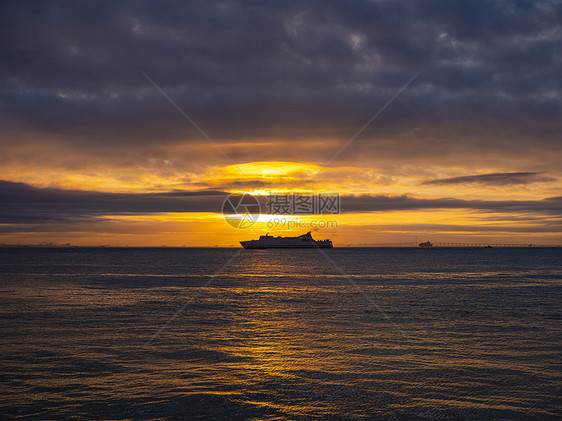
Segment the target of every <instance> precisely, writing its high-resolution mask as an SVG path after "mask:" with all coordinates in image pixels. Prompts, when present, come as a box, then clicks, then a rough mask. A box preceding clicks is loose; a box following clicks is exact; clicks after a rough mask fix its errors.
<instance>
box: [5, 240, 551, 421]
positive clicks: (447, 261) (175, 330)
mask: <svg viewBox="0 0 562 421" xmlns="http://www.w3.org/2000/svg"><path fill="white" fill-rule="evenodd" d="M561 262H562V249H538V248H537V249H535V248H530V249H511V248H494V249H353V248H349V249H331V250H323V252H320V251H319V250H314V249H313V250H243V249H239V250H238V249H189V248H185V249H171V248H161V249H135V248H128V249H111V248H98V249H82V248H80V249H75V248H65V249H56V248H45V249H0V334H1V336H0V338H1V339H0V340H1V349H0V352H1V358H0V364H1V370H0V388H1V396H0V417H2V418H9V419H18V418H29V419H202V420H204V419H225V420H226V419H244V420H245V419H248V420H258V419H260V420H262V419H265V420H278V419H279V420H281V419H292V420H308V419H311V420H312V419H319V418H324V419H349V420H363V419H414V420H415V419H443V420H447V419H474V420H480V419H560V418H561V417H562V411H561V396H562V389H561V384H562V367H561V362H562V358H561V350H562V329H561V328H562V322H561V319H562V317H561V310H562V263H561ZM218 271H220V273H219V274H218V275H216V276H215V274H216V273H217V272H218Z"/></svg>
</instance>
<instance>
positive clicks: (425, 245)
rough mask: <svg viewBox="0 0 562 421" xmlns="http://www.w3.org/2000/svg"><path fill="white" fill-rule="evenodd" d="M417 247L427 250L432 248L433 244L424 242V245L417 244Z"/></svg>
mask: <svg viewBox="0 0 562 421" xmlns="http://www.w3.org/2000/svg"><path fill="white" fill-rule="evenodd" d="M418 246H419V247H422V248H427V247H433V244H431V243H430V242H429V241H426V242H425V243H419V244H418Z"/></svg>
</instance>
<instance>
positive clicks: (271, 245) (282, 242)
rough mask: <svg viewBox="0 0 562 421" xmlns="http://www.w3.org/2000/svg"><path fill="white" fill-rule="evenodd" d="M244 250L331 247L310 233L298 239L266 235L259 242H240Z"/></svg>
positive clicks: (328, 243)
mask: <svg viewBox="0 0 562 421" xmlns="http://www.w3.org/2000/svg"><path fill="white" fill-rule="evenodd" d="M240 244H241V245H242V247H244V248H245V249H312V248H326V249H331V248H332V247H333V245H332V241H330V240H315V239H314V238H312V235H311V234H310V231H309V232H307V233H306V234H303V235H299V236H298V237H272V236H271V235H269V233H268V234H266V235H262V236H260V238H259V240H249V241H240Z"/></svg>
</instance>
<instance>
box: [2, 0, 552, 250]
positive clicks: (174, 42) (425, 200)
mask: <svg viewBox="0 0 562 421" xmlns="http://www.w3.org/2000/svg"><path fill="white" fill-rule="evenodd" d="M0 34H1V35H0V57H1V58H0V62H1V66H0V151H1V153H0V243H4V244H37V243H41V242H54V243H72V244H75V245H118V246H124V245H130V246H160V245H168V246H182V245H186V246H215V245H217V246H235V245H237V243H238V241H240V240H248V239H252V238H256V237H257V235H260V234H264V233H265V232H268V231H269V232H270V233H272V234H274V235H298V234H302V233H303V232H306V231H309V230H312V231H314V236H315V237H318V238H331V239H332V241H333V242H334V244H335V245H336V246H337V245H349V244H351V245H366V244H380V243H406V242H408V243H412V244H414V242H415V241H417V240H419V241H421V240H424V241H425V240H431V241H433V242H435V243H439V242H465V243H510V244H520V243H521V244H523V243H524V244H527V243H535V244H562V193H561V187H562V164H561V163H562V95H561V91H562V76H561V75H562V4H561V3H560V2H559V1H523V0H521V1H502V0H498V1H484V0H466V1H454V2H452V1H449V0H427V1H412V0H404V1H403V0H392V1H367V0H358V1H331V0H311V1H307V0H300V1H282V2H281V1H267V0H265V1H237V0H233V1H228V2H226V1H225V2H221V1H208V0H205V1H177V0H176V1H174V0H168V1H158V2H154V1H135V2H133V1H118V0H117V1H116V0H112V1H97V2H77V1H42V2H21V1H3V2H2V3H1V4H0ZM271 192H273V193H276V194H289V193H290V194H309V195H313V194H319V193H323V194H332V195H335V194H337V195H339V197H340V200H341V206H340V213H339V214H337V215H308V216H305V217H298V216H286V215H285V216H281V215H262V216H261V217H260V218H259V219H258V221H257V222H256V223H255V224H253V225H252V226H250V227H248V228H246V229H244V230H241V229H236V228H234V227H232V226H231V225H229V224H228V223H227V222H226V221H225V219H224V218H223V215H222V203H223V201H224V200H225V198H226V197H228V195H229V194H231V193H250V194H253V195H256V196H263V195H266V194H270V193H271Z"/></svg>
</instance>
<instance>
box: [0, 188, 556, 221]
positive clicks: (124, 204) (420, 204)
mask: <svg viewBox="0 0 562 421" xmlns="http://www.w3.org/2000/svg"><path fill="white" fill-rule="evenodd" d="M227 196H228V193H225V192H221V191H210V190H209V191H200V192H187V191H177V192H169V193H136V194H133V193H101V192H89V191H72V190H59V189H48V188H44V189H41V188H36V187H32V186H29V185H26V184H23V183H12V182H7V181H1V182H0V223H2V224H20V223H21V224H24V223H27V224H33V223H44V222H64V221H69V222H76V221H80V220H86V219H89V218H91V217H96V216H109V215H142V214H150V213H161V212H216V213H220V212H221V209H222V203H223V201H224V199H225V198H226V197H227ZM262 209H264V212H265V209H266V207H265V206H262ZM422 209H471V210H475V211H481V212H490V213H507V214H516V215H517V214H532V215H533V216H534V217H544V218H546V217H549V218H554V219H562V197H551V198H547V199H544V200H507V201H485V200H461V199H453V198H439V199H420V198H415V197H410V196H406V195H403V196H386V195H362V196H342V197H341V210H342V212H343V213H352V212H372V211H401V210H422ZM527 219H528V218H527Z"/></svg>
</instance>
